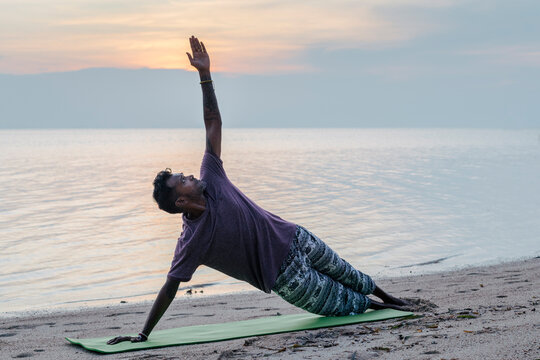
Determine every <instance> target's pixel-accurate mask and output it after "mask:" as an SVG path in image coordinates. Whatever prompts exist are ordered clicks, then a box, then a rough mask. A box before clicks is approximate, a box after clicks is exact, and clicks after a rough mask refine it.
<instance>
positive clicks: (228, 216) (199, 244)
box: [168, 152, 296, 293]
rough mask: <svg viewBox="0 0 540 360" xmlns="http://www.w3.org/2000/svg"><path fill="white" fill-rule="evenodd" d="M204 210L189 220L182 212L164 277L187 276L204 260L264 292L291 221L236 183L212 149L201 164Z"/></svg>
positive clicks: (284, 248)
mask: <svg viewBox="0 0 540 360" xmlns="http://www.w3.org/2000/svg"><path fill="white" fill-rule="evenodd" d="M200 178H201V180H204V181H205V182H206V184H207V187H206V193H205V195H206V210H205V211H204V212H203V213H202V215H201V216H199V217H198V218H197V219H195V220H190V219H187V218H186V217H185V216H183V220H184V224H183V230H182V234H181V235H180V237H179V238H178V243H177V245H176V250H175V252H174V258H173V261H172V264H171V269H170V270H169V274H168V276H170V277H172V278H175V279H177V280H180V281H189V280H190V279H191V276H192V275H193V273H194V272H195V270H196V269H197V267H198V266H199V265H201V264H202V265H206V266H209V267H211V268H213V269H216V270H218V271H221V272H223V273H225V274H227V275H229V276H232V277H234V278H236V279H239V280H243V281H246V282H248V283H250V284H251V285H253V286H255V287H256V288H258V289H261V290H263V291H265V292H267V293H269V292H270V290H271V289H272V287H273V286H274V282H275V281H276V278H277V275H278V271H279V268H280V266H281V263H282V262H283V260H284V259H285V256H286V255H287V253H288V251H289V247H290V244H291V241H292V239H293V237H294V234H295V231H296V225H295V224H293V223H290V222H288V221H285V220H283V219H281V218H280V217H278V216H276V215H273V214H271V213H269V212H268V211H266V210H264V209H262V208H261V207H259V206H258V205H257V204H255V203H254V202H253V201H251V200H250V199H249V198H248V197H247V196H246V195H244V194H243V193H242V192H241V191H240V190H239V189H238V188H237V187H236V186H234V185H233V184H232V183H231V181H230V180H229V178H228V177H227V174H226V173H225V170H224V169H223V162H222V161H221V159H219V158H218V157H217V156H216V155H215V154H213V153H211V152H206V153H205V154H204V157H203V161H202V164H201V177H200Z"/></svg>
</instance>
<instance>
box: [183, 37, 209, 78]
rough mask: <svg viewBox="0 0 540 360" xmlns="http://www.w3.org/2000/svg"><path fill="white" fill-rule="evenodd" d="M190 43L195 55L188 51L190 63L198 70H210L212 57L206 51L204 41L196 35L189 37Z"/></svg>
mask: <svg viewBox="0 0 540 360" xmlns="http://www.w3.org/2000/svg"><path fill="white" fill-rule="evenodd" d="M189 43H190V44H191V52H192V53H193V56H192V55H191V54H190V53H189V52H187V53H186V54H187V56H188V59H189V62H190V64H191V65H192V66H193V67H194V68H195V69H197V70H199V72H200V71H210V57H209V56H208V53H207V52H206V48H205V47H204V44H203V43H202V42H199V39H197V38H196V37H195V36H191V37H190V38H189Z"/></svg>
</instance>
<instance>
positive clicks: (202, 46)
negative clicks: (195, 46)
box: [201, 41, 206, 54]
mask: <svg viewBox="0 0 540 360" xmlns="http://www.w3.org/2000/svg"><path fill="white" fill-rule="evenodd" d="M201 48H202V52H203V53H205V54H206V48H205V47H204V44H203V42H202V41H201Z"/></svg>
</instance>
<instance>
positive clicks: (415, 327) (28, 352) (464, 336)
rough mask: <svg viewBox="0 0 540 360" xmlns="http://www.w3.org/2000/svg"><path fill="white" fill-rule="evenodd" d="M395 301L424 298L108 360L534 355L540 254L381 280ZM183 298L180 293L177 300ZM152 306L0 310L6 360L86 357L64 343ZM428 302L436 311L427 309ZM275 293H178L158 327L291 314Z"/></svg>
mask: <svg viewBox="0 0 540 360" xmlns="http://www.w3.org/2000/svg"><path fill="white" fill-rule="evenodd" d="M377 283H378V284H379V285H380V286H381V287H382V288H383V289H384V290H386V291H388V292H389V293H391V294H393V295H395V296H398V297H403V298H409V299H423V300H424V301H423V302H421V304H423V305H426V304H427V306H418V307H417V309H416V311H415V315H417V316H415V317H414V318H408V319H395V320H386V321H381V322H375V323H367V324H356V325H348V326H344V327H337V328H329V329H318V330H310V331H299V332H294V333H284V334H276V335H267V336H260V337H251V338H245V339H237V340H230V341H224V342H217V343H208V344H199V345H188V346H176V347H168V348H162V349H152V350H145V351H137V352H129V353H120V354H116V355H108V356H107V358H110V359H116V358H119V359H131V358H134V357H136V358H147V357H150V356H151V357H152V358H156V359H165V358H166V359H171V358H172V359H176V358H179V359H181V358H190V359H225V358H259V357H260V358H266V357H268V356H270V357H271V358H276V359H296V358H318V359H335V358H340V359H348V358H349V359H357V360H358V359H371V358H377V359H406V358H410V359H418V358H421V359H482V360H486V359H512V358H516V359H518V358H527V359H529V358H530V359H537V358H540V340H538V339H537V336H535V335H536V334H538V332H539V330H540V309H538V308H539V305H540V291H539V290H538V289H540V258H539V257H538V256H536V257H534V258H529V259H526V260H519V261H510V262H505V263H499V264H495V265H489V266H474V267H466V268H462V269H458V270H452V271H443V272H437V273H431V274H421V275H407V276H402V277H391V278H384V277H381V278H380V279H377ZM182 295H183V294H182ZM152 302H153V300H150V301H144V302H137V303H117V304H114V305H108V306H97V307H91V306H89V307H80V308H78V309H69V310H59V309H46V310H34V311H33V310H29V311H24V312H23V313H22V314H21V313H19V314H16V315H10V314H9V313H8V314H7V315H6V314H0V348H1V349H2V354H3V355H5V356H6V357H7V358H12V357H35V358H43V359H72V358H77V359H91V358H97V357H99V356H103V355H98V354H94V353H91V352H88V351H86V350H84V349H82V348H80V347H77V346H75V345H71V344H69V343H68V342H67V341H66V340H65V339H64V337H65V336H69V337H75V338H88V337H98V336H107V335H109V334H110V335H111V337H114V336H116V335H120V334H129V333H137V332H139V331H140V330H141V328H142V326H143V324H144V321H145V320H146V314H147V313H148V311H149V310H150V306H151V304H152ZM431 303H434V304H436V306H437V307H434V306H431V305H430V304H431ZM299 312H302V310H300V309H297V308H295V307H293V306H291V305H289V304H288V303H286V302H285V301H283V300H282V299H281V298H279V297H278V296H277V295H275V294H265V293H263V292H260V291H248V292H242V293H232V294H223V295H192V296H178V295H177V298H176V299H175V301H174V302H173V303H172V304H171V306H170V308H169V310H168V311H167V312H166V313H165V315H164V316H163V318H162V319H161V321H160V322H159V323H158V325H157V326H156V330H158V329H166V328H174V327H180V326H189V325H199V324H209V323H221V322H229V321H238V320H246V319H251V318H257V317H263V316H275V315H277V314H278V313H279V314H293V313H299Z"/></svg>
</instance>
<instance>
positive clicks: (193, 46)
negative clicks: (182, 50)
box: [189, 35, 206, 55]
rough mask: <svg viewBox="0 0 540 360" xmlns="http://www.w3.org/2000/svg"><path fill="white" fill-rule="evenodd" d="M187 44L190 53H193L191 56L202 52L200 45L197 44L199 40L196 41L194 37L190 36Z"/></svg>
mask: <svg viewBox="0 0 540 360" xmlns="http://www.w3.org/2000/svg"><path fill="white" fill-rule="evenodd" d="M189 43H190V45H191V51H192V52H193V55H195V53H200V52H203V50H202V47H201V43H200V42H199V39H197V38H196V37H195V36H193V35H192V36H191V37H190V38H189ZM205 52H206V51H205Z"/></svg>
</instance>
